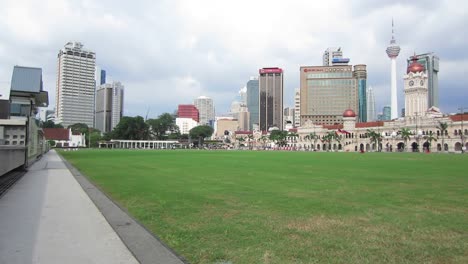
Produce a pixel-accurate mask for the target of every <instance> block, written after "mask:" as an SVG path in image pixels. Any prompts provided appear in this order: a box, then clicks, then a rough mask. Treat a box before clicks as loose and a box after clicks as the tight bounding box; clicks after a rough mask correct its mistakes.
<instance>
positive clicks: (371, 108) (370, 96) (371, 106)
mask: <svg viewBox="0 0 468 264" xmlns="http://www.w3.org/2000/svg"><path fill="white" fill-rule="evenodd" d="M375 116H376V114H375V95H374V90H373V89H372V87H369V88H367V122H370V121H375Z"/></svg>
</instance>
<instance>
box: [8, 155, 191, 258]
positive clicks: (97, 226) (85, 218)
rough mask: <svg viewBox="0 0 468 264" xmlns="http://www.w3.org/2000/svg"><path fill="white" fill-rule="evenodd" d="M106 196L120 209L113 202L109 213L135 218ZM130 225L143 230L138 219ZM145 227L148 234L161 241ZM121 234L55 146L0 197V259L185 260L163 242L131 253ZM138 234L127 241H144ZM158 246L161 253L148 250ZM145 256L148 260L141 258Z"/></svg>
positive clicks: (137, 242) (155, 250)
mask: <svg viewBox="0 0 468 264" xmlns="http://www.w3.org/2000/svg"><path fill="white" fill-rule="evenodd" d="M88 184H89V183H88ZM95 191H96V190H95ZM99 193H100V192H99ZM100 195H102V196H104V195H103V194H102V193H100ZM107 202H109V203H111V204H112V205H113V206H114V207H115V208H117V210H118V211H120V212H117V211H116V209H115V208H114V209H113V210H111V209H108V210H110V211H109V212H108V213H110V214H117V215H119V217H120V219H119V221H125V223H126V225H131V223H133V222H132V221H133V220H132V219H131V218H129V217H128V215H126V214H125V213H124V212H123V211H121V210H120V209H119V208H118V207H116V206H115V204H113V203H112V202H110V201H107ZM122 214H123V215H125V216H126V217H127V219H123V218H122V217H123V215H122ZM106 217H107V216H106ZM107 218H108V219H109V217H107ZM128 219H130V220H128ZM110 220H112V216H111V218H110ZM132 228H139V229H140V230H144V229H143V228H142V227H141V226H140V225H138V224H134V225H133V227H132ZM144 231H145V232H146V234H144V236H146V239H148V237H150V238H152V239H153V240H156V242H158V243H159V241H157V239H155V238H154V237H153V236H152V235H151V234H149V233H148V232H147V231H146V230H144ZM140 233H141V232H140ZM132 234H138V232H136V233H135V232H132ZM119 235H120V234H119ZM119 235H118V234H117V233H116V232H115V231H114V229H113V228H112V227H111V225H110V224H109V222H108V221H107V220H106V218H105V217H104V216H103V214H102V213H101V211H99V209H98V208H97V207H96V205H95V204H94V203H93V201H91V199H90V198H89V196H88V194H86V193H85V191H84V190H83V188H82V187H81V186H80V184H79V183H78V182H77V180H76V179H75V177H74V176H73V175H72V173H71V172H70V170H69V169H68V168H67V166H66V164H65V163H64V162H63V161H62V160H61V158H60V157H59V156H58V155H57V153H55V151H50V152H49V153H47V154H46V155H45V156H44V157H43V158H42V159H41V160H39V161H38V162H36V163H35V164H34V165H33V166H32V167H30V168H29V171H28V172H27V173H26V174H25V175H24V176H23V178H22V179H21V180H19V181H18V182H17V183H16V185H14V186H13V188H12V189H11V190H9V191H8V192H7V193H6V194H5V195H4V196H3V197H2V198H1V199H0V264H3V263H5V264H6V263H8V264H16V263H21V264H23V263H47V264H53V263H70V264H74V263H80V264H82V263H99V264H106V263H109V264H110V263H112V264H114V263H126V264H127V263H128V264H132V263H145V262H146V263H183V262H182V261H181V260H180V259H178V258H177V257H176V256H175V255H174V254H173V253H172V252H171V251H169V250H168V249H167V248H165V247H164V246H163V245H161V244H159V245H157V248H156V249H154V248H149V249H148V248H145V247H142V248H145V251H150V252H139V253H138V252H137V254H135V252H133V253H132V252H131V251H130V250H129V248H127V246H126V244H124V243H123V242H122V240H121V239H120V237H119ZM141 237H142V235H139V236H138V235H136V236H135V235H134V236H133V238H132V239H133V240H132V239H131V240H130V241H129V242H130V243H131V244H136V245H139V244H142V243H143V244H147V243H146V242H145V240H144V239H143V240H142V241H139V239H140V238H141ZM143 238H145V237H143ZM127 244H128V243H127ZM158 250H159V251H160V252H163V253H164V254H165V255H164V254H163V255H162V256H161V255H154V254H152V252H158ZM134 254H135V255H134ZM142 254H143V255H142ZM139 256H140V257H139ZM145 256H146V258H147V259H148V258H150V261H151V262H148V261H141V259H140V258H143V259H144V258H145ZM168 256H169V257H168ZM159 257H162V260H161V261H160V260H159V259H158V258H159ZM164 258H168V259H169V260H170V261H166V260H165V259H164ZM137 259H138V260H137Z"/></svg>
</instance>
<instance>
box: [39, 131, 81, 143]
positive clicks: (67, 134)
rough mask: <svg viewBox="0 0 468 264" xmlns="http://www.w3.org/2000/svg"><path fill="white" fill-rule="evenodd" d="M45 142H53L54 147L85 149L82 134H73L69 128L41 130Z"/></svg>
mask: <svg viewBox="0 0 468 264" xmlns="http://www.w3.org/2000/svg"><path fill="white" fill-rule="evenodd" d="M43 130H44V136H45V138H46V139H47V140H51V141H55V145H54V146H55V147H86V138H85V135H84V134H81V133H78V134H73V133H72V130H71V128H43Z"/></svg>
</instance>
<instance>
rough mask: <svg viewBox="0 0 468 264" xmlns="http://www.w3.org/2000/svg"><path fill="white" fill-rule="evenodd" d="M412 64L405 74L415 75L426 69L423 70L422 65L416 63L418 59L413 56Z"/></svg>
mask: <svg viewBox="0 0 468 264" xmlns="http://www.w3.org/2000/svg"><path fill="white" fill-rule="evenodd" d="M411 60H412V61H413V62H411V64H410V65H409V66H408V69H407V70H406V73H410V72H412V73H417V72H422V71H425V70H426V69H425V68H424V65H422V64H421V63H419V62H418V58H417V57H416V56H413V57H412V58H411Z"/></svg>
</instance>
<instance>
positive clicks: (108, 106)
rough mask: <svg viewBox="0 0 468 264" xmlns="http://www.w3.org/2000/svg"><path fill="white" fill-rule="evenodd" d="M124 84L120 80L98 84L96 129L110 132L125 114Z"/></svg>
mask: <svg viewBox="0 0 468 264" xmlns="http://www.w3.org/2000/svg"><path fill="white" fill-rule="evenodd" d="M123 104H124V86H123V85H122V84H121V83H120V82H113V83H112V84H109V83H106V84H102V85H100V86H98V89H97V91H96V125H95V127H96V129H99V130H100V131H101V132H110V131H112V129H114V127H115V126H117V124H118V123H119V122H120V119H121V118H122V116H123Z"/></svg>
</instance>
